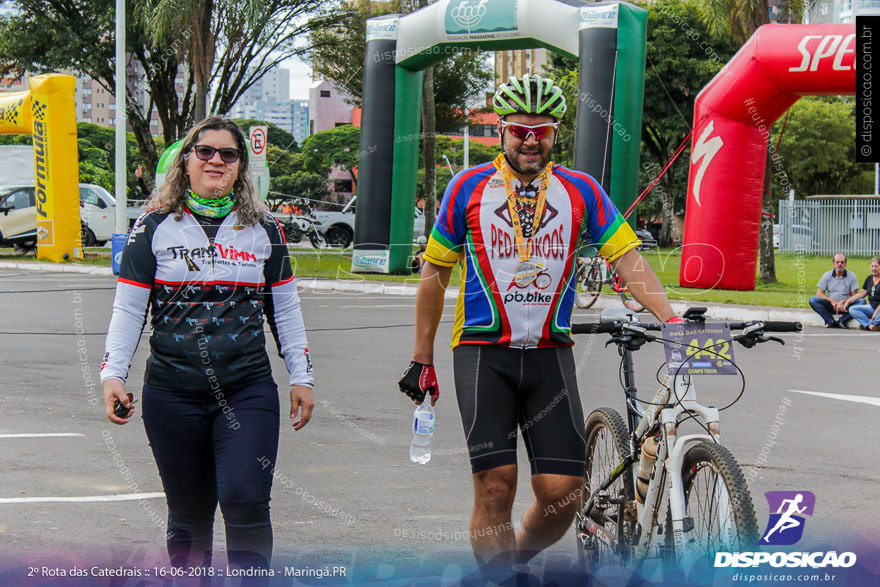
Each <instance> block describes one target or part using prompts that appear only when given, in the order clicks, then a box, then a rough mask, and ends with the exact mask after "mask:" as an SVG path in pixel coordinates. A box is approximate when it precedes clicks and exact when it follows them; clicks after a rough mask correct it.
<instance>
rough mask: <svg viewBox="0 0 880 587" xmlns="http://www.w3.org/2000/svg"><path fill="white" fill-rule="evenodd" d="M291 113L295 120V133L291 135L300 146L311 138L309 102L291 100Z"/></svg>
mask: <svg viewBox="0 0 880 587" xmlns="http://www.w3.org/2000/svg"><path fill="white" fill-rule="evenodd" d="M290 113H291V117H292V118H293V131H292V132H291V134H292V135H293V138H295V139H296V142H297V143H298V144H300V145H301V144H302V142H303V141H304V140H305V138H306V137H307V136H309V101H308V100H291V101H290Z"/></svg>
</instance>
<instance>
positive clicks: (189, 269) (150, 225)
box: [101, 210, 313, 390]
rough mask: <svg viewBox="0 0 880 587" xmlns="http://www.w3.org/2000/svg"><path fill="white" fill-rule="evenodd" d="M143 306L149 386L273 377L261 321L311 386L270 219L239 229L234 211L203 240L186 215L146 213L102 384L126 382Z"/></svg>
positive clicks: (129, 247)
mask: <svg viewBox="0 0 880 587" xmlns="http://www.w3.org/2000/svg"><path fill="white" fill-rule="evenodd" d="M148 307H149V310H150V311H151V313H152V326H153V333H152V336H151V337H150V349H151V351H152V352H151V355H150V358H149V359H148V360H147V369H146V375H145V378H144V382H145V383H146V384H147V385H150V386H153V387H160V388H165V389H191V390H203V389H204V390H217V389H218V388H221V389H222V388H234V387H239V386H241V385H243V384H246V383H248V382H252V381H257V380H260V379H269V378H271V370H270V366H269V357H268V355H267V354H266V340H265V337H264V335H263V316H264V315H265V316H266V319H267V320H268V322H269V326H270V328H271V329H272V333H273V335H274V337H275V342H276V343H277V345H278V350H279V352H280V353H281V356H282V357H283V358H284V362H285V364H286V365H287V369H288V370H289V371H290V384H291V385H307V386H311V385H312V384H313V377H312V364H311V361H310V360H309V350H308V343H307V340H306V333H305V326H304V324H303V319H302V313H301V312H300V301H299V295H298V294H297V290H296V283H295V281H294V277H293V272H292V271H291V268H290V261H289V258H288V255H287V245H286V241H285V240H284V236H283V232H282V230H281V228H280V227H279V226H278V222H277V221H276V220H275V219H274V218H272V217H267V218H266V219H265V221H264V222H262V223H261V224H258V225H254V226H245V225H242V224H238V223H237V216H236V213H235V212H234V211H233V212H232V213H230V214H229V215H228V216H227V217H226V218H225V219H223V221H222V223H221V224H220V225H219V227H218V228H217V232H216V236H215V237H214V238H213V239H209V238H208V235H207V234H206V232H205V229H204V228H203V227H202V226H201V225H200V224H199V222H198V221H197V219H196V218H195V217H193V215H192V214H191V213H189V212H188V211H187V213H185V214H184V215H183V217H182V218H181V219H180V220H175V219H174V214H173V213H161V212H159V211H156V210H150V211H147V212H145V213H144V214H143V215H142V216H141V217H140V218H139V219H138V220H137V222H136V223H135V225H134V227H133V228H132V231H131V234H130V235H129V237H128V242H127V244H126V246H125V250H124V251H123V255H122V263H121V266H120V270H119V281H118V283H117V286H116V299H115V300H114V302H113V315H112V318H111V319H110V327H109V329H108V332H107V342H106V349H105V350H106V352H105V354H104V360H103V363H102V365H101V381H102V382H103V381H104V380H105V379H108V378H111V377H112V378H119V379H122V380H123V381H125V379H126V378H127V376H128V369H129V367H130V365H131V357H132V355H133V354H134V351H135V348H136V346H137V342H138V339H139V338H140V333H141V330H142V329H143V326H144V324H145V323H146V319H147V310H148Z"/></svg>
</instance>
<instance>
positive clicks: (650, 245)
mask: <svg viewBox="0 0 880 587" xmlns="http://www.w3.org/2000/svg"><path fill="white" fill-rule="evenodd" d="M636 236H637V237H639V239H640V240H641V241H642V244H640V245H639V250H640V251H643V250H645V249H656V248H657V239H655V238H654V235H653V234H651V233H650V231H647V230H644V229H640V230H637V231H636Z"/></svg>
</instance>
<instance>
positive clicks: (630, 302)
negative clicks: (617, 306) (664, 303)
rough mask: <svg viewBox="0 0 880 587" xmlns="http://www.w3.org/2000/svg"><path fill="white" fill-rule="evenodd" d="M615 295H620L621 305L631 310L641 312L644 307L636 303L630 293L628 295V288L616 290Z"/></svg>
mask: <svg viewBox="0 0 880 587" xmlns="http://www.w3.org/2000/svg"><path fill="white" fill-rule="evenodd" d="M617 295H619V296H620V301H621V302H623V305H624V306H626V307H627V308H629V309H630V310H632V311H633V312H643V311H644V310H645V307H644V306H643V305H641V304H640V303H638V302H637V301H636V299H635V298H634V297H632V295H630V293H629V290H627V289H622V290H620V291H619V292H617Z"/></svg>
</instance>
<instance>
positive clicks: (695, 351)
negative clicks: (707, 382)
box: [663, 322, 737, 375]
mask: <svg viewBox="0 0 880 587" xmlns="http://www.w3.org/2000/svg"><path fill="white" fill-rule="evenodd" d="M663 338H664V339H666V340H667V341H669V342H664V343H663V347H664V348H665V349H666V371H667V373H669V374H670V375H675V374H676V373H677V374H679V375H736V374H737V370H736V367H735V366H734V364H733V343H732V342H731V340H730V328H728V326H727V324H712V323H709V322H706V323H695V322H679V323H672V324H664V325H663Z"/></svg>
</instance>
